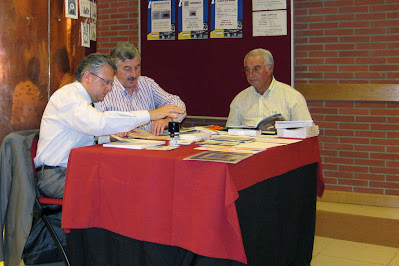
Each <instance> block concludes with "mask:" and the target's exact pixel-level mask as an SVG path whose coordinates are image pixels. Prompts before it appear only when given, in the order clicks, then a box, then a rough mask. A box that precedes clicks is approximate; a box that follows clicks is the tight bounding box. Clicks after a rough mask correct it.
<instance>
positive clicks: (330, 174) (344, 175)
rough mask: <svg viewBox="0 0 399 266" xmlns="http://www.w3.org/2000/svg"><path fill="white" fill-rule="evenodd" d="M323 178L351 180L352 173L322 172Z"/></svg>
mask: <svg viewBox="0 0 399 266" xmlns="http://www.w3.org/2000/svg"><path fill="white" fill-rule="evenodd" d="M323 173H324V176H325V177H337V178H345V179H352V178H353V173H352V172H341V171H330V170H326V171H323Z"/></svg>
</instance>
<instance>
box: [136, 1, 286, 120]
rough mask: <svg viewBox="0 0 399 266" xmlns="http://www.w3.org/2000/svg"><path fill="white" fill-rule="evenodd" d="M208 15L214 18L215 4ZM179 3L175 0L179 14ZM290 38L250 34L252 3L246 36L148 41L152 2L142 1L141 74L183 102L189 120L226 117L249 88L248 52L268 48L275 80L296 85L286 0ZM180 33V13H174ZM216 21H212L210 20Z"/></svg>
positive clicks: (246, 9) (246, 19) (246, 8)
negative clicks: (148, 18) (196, 117)
mask: <svg viewBox="0 0 399 266" xmlns="http://www.w3.org/2000/svg"><path fill="white" fill-rule="evenodd" d="M205 1H209V2H208V9H209V10H208V14H209V15H210V14H211V0H205ZM178 3H179V0H175V4H176V7H175V8H176V9H175V10H178ZM286 7H287V8H286V10H287V35H285V36H262V37H253V36H252V23H253V22H252V12H253V11H252V0H249V1H247V0H244V1H243V23H242V25H243V37H242V38H231V39H230V38H229V39H227V38H226V39H223V38H222V39H211V38H210V33H209V38H208V39H198V40H193V39H191V40H178V37H177V35H178V32H176V34H175V36H176V39H175V40H147V23H148V20H147V17H148V14H147V12H148V0H140V8H139V9H140V11H139V13H140V16H139V20H140V29H139V31H140V34H139V35H140V39H139V48H140V53H141V58H142V62H141V74H142V75H143V76H148V77H150V78H152V79H154V80H155V81H156V82H157V83H158V84H159V85H160V86H161V88H163V89H164V90H165V91H167V92H169V93H172V94H176V95H178V96H180V98H181V99H182V100H183V101H184V102H185V104H186V106H187V114H188V116H190V117H193V116H194V117H195V116H201V117H209V118H211V117H218V118H221V117H227V116H228V114H229V110H230V103H231V101H232V100H233V99H234V97H235V96H236V95H237V94H238V93H239V92H240V91H242V90H243V89H245V88H247V87H248V86H249V84H248V82H247V81H246V78H245V75H244V74H243V73H242V71H241V70H242V68H243V60H244V57H245V55H246V53H247V52H249V51H250V50H252V49H256V48H264V49H267V50H269V51H270V52H271V53H272V54H273V57H274V63H275V70H274V76H275V78H276V79H277V80H278V81H281V82H284V83H286V84H291V85H293V80H294V69H293V65H294V54H293V53H294V51H293V47H294V43H293V39H294V38H293V34H294V33H293V12H292V10H293V1H292V0H286ZM175 16H176V27H175V28H176V29H178V24H179V21H178V14H177V12H176V14H175ZM209 19H212V18H209Z"/></svg>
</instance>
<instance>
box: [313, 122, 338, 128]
mask: <svg viewBox="0 0 399 266" xmlns="http://www.w3.org/2000/svg"><path fill="white" fill-rule="evenodd" d="M317 125H318V126H319V128H323V129H326V128H337V127H338V123H333V122H319V123H317Z"/></svg>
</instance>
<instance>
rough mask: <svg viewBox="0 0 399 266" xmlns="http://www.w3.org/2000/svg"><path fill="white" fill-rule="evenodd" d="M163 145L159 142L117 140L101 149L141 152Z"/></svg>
mask: <svg viewBox="0 0 399 266" xmlns="http://www.w3.org/2000/svg"><path fill="white" fill-rule="evenodd" d="M164 143H165V141H161V140H146V139H129V140H128V141H120V140H119V141H115V142H109V143H104V144H103V147H111V148H124V149H135V150H141V149H146V148H149V147H154V146H158V145H162V144H164Z"/></svg>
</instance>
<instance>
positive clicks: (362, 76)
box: [355, 72, 385, 79]
mask: <svg viewBox="0 0 399 266" xmlns="http://www.w3.org/2000/svg"><path fill="white" fill-rule="evenodd" d="M355 78H358V79H382V78H385V73H378V72H374V73H370V72H362V73H355Z"/></svg>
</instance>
